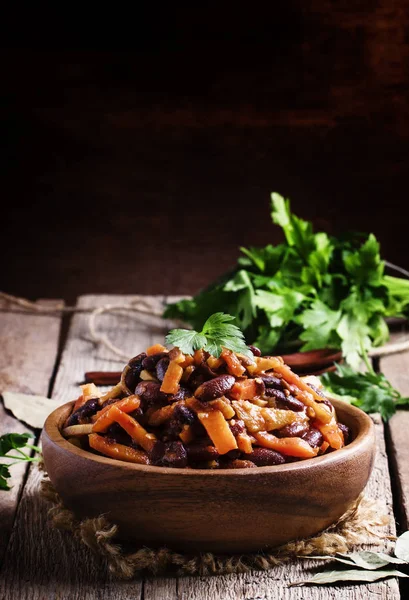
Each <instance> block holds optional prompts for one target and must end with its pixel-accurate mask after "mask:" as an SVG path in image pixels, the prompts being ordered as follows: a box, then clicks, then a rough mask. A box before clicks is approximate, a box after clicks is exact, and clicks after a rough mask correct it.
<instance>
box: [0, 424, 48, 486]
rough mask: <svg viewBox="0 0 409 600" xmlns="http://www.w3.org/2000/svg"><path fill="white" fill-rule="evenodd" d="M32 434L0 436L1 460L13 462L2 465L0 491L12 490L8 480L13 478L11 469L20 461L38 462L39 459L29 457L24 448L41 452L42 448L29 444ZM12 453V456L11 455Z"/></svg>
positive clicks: (0, 465)
mask: <svg viewBox="0 0 409 600" xmlns="http://www.w3.org/2000/svg"><path fill="white" fill-rule="evenodd" d="M32 437H34V436H33V435H32V434H31V433H5V434H4V435H1V436H0V458H6V459H9V460H10V459H11V460H12V462H6V463H3V462H1V463H0V490H5V491H7V490H10V487H9V485H8V482H7V480H8V479H9V478H10V477H11V474H10V467H11V466H12V465H14V464H16V463H17V462H19V461H25V462H38V461H39V460H40V459H39V458H38V457H33V456H29V455H28V454H26V453H25V452H23V450H22V448H26V449H27V450H29V451H31V450H34V451H35V452H40V448H38V447H37V446H33V445H32V444H29V443H28V441H29V439H30V438H32ZM10 452H12V454H10Z"/></svg>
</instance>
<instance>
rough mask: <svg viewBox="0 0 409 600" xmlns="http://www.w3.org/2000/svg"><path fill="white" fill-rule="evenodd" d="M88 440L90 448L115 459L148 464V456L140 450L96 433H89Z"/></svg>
mask: <svg viewBox="0 0 409 600" xmlns="http://www.w3.org/2000/svg"><path fill="white" fill-rule="evenodd" d="M88 440H89V445H90V446H91V448H93V449H94V450H96V451H97V452H100V453H101V454H105V455H106V456H109V457H110V458H116V459H117V460H124V461H126V462H132V463H137V464H140V465H148V464H149V458H148V456H147V454H146V453H145V452H143V451H142V450H136V449H135V448H130V447H129V446H124V445H123V444H117V443H116V442H113V441H112V440H110V439H109V438H104V437H102V436H101V435H98V434H97V433H91V434H90V435H89V436H88Z"/></svg>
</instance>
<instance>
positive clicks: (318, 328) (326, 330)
mask: <svg viewBox="0 0 409 600" xmlns="http://www.w3.org/2000/svg"><path fill="white" fill-rule="evenodd" d="M340 319H341V311H339V310H331V309H330V308H329V307H328V306H327V305H326V304H324V302H322V301H321V300H319V299H317V300H314V302H313V303H312V304H311V307H310V308H309V309H307V310H305V311H304V312H303V313H301V315H299V316H298V317H297V319H296V320H297V323H300V324H301V325H302V326H303V328H304V332H303V333H302V334H301V335H300V339H301V340H303V342H305V344H304V345H303V346H302V348H301V351H302V352H306V351H307V350H316V349H318V348H326V347H328V348H329V347H331V346H333V347H335V348H336V347H337V346H338V345H339V338H338V336H336V337H335V336H334V332H336V330H337V327H338V324H339V322H340Z"/></svg>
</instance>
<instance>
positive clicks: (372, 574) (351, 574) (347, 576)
mask: <svg viewBox="0 0 409 600" xmlns="http://www.w3.org/2000/svg"><path fill="white" fill-rule="evenodd" d="M385 577H409V575H406V574H405V573H402V572H401V571H396V570H395V569H388V570H385V571H382V570H377V571H364V570H361V569H351V570H349V571H324V572H323V573H316V574H315V575H314V577H312V578H311V579H307V580H306V581H296V582H295V583H291V584H290V587H292V586H296V585H307V584H308V585H325V584H327V583H336V582H337V581H362V582H364V583H371V582H373V581H378V579H384V578H385Z"/></svg>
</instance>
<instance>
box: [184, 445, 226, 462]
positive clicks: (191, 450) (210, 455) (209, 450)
mask: <svg viewBox="0 0 409 600" xmlns="http://www.w3.org/2000/svg"><path fill="white" fill-rule="evenodd" d="M186 452H187V455H188V458H189V461H192V462H205V461H208V460H214V459H215V458H218V456H219V453H218V452H217V450H216V448H215V447H214V446H211V445H210V444H206V443H200V442H193V443H192V444H189V445H188V446H186Z"/></svg>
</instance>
